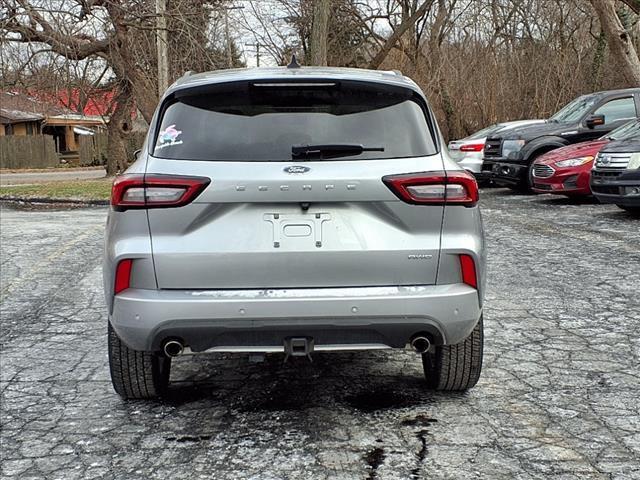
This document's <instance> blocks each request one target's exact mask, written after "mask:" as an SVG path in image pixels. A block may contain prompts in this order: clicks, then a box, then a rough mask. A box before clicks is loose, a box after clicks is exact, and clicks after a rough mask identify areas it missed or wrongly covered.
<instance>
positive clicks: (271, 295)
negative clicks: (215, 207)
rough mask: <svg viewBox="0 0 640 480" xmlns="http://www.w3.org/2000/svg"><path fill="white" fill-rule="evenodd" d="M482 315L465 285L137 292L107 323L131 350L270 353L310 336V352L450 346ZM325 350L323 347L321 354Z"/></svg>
mask: <svg viewBox="0 0 640 480" xmlns="http://www.w3.org/2000/svg"><path fill="white" fill-rule="evenodd" d="M481 313H482V310H481V307H480V304H479V298H478V292H477V290H475V289H473V288H471V287H469V286H467V285H464V284H450V285H426V286H421V285H420V286H407V287H361V288H316V289H289V290H209V291H190V290H142V289H129V290H126V291H124V292H122V293H121V294H118V295H116V297H115V299H114V308H113V314H112V316H111V318H110V321H111V324H112V326H113V328H114V329H115V330H116V332H117V333H118V335H119V336H120V338H121V339H122V340H123V341H124V342H125V343H126V344H127V345H128V346H129V347H130V348H133V349H136V350H147V351H150V350H160V348H161V345H162V344H163V342H164V341H165V340H167V339H168V338H176V337H177V338H179V339H181V340H182V341H183V342H184V344H185V345H186V346H189V347H190V348H191V350H192V351H194V352H198V351H204V350H209V349H214V350H215V349H216V348H218V349H222V348H223V347H251V348H246V349H245V350H253V351H260V350H261V348H260V347H262V350H263V351H273V347H279V346H282V345H283V341H284V339H285V338H286V337H290V336H307V337H313V339H314V342H315V345H316V348H318V349H322V347H323V346H324V347H327V346H330V349H333V350H340V349H342V350H350V349H353V348H362V345H369V346H371V348H384V347H392V348H401V347H404V346H405V345H406V344H407V343H408V341H409V339H410V338H411V337H412V336H413V335H414V334H416V333H418V332H427V333H429V334H431V336H432V338H433V341H434V343H435V344H456V343H460V342H461V341H462V340H464V339H465V338H466V337H467V336H468V335H469V334H470V333H471V331H472V330H473V328H474V327H475V325H476V323H477V322H478V319H479V318H480V315H481ZM326 349H328V348H326Z"/></svg>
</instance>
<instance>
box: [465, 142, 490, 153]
mask: <svg viewBox="0 0 640 480" xmlns="http://www.w3.org/2000/svg"><path fill="white" fill-rule="evenodd" d="M482 150H484V143H471V144H469V145H461V146H460V151H461V152H481V151H482Z"/></svg>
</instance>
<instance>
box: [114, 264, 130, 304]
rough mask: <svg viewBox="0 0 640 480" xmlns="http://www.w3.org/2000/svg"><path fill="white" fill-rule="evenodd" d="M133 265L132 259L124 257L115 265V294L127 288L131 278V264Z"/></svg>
mask: <svg viewBox="0 0 640 480" xmlns="http://www.w3.org/2000/svg"><path fill="white" fill-rule="evenodd" d="M132 265H133V260H131V259H126V260H120V261H119V262H118V266H117V267H116V281H115V283H114V288H113V293H114V295H117V294H118V293H120V292H122V291H123V290H126V289H127V288H129V282H130V280H131V266H132Z"/></svg>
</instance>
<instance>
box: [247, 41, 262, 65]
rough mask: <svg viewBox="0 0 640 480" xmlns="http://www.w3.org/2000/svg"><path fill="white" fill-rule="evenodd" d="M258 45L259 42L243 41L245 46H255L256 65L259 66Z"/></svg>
mask: <svg viewBox="0 0 640 480" xmlns="http://www.w3.org/2000/svg"><path fill="white" fill-rule="evenodd" d="M260 45H261V43H260V42H256V43H245V46H247V47H256V67H259V66H260ZM263 46H264V45H263Z"/></svg>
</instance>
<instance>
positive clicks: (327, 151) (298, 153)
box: [291, 143, 384, 158]
mask: <svg viewBox="0 0 640 480" xmlns="http://www.w3.org/2000/svg"><path fill="white" fill-rule="evenodd" d="M362 152H384V147H365V146H364V145H359V144H355V143H354V144H351V143H328V144H324V145H293V146H292V147H291V156H292V157H293V158H300V157H320V158H330V157H342V156H348V155H359V154H361V153H362Z"/></svg>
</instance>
